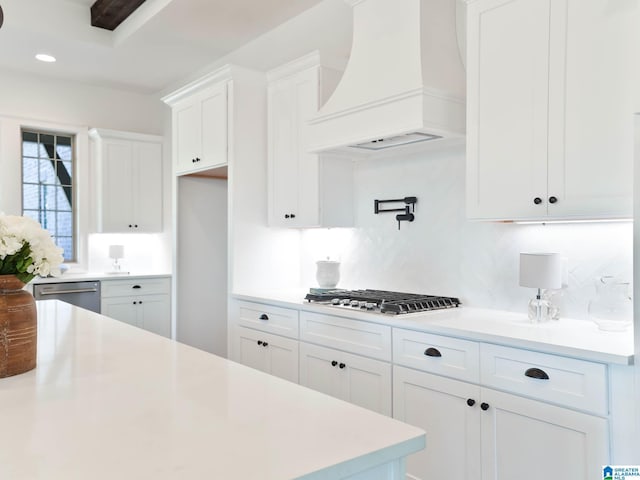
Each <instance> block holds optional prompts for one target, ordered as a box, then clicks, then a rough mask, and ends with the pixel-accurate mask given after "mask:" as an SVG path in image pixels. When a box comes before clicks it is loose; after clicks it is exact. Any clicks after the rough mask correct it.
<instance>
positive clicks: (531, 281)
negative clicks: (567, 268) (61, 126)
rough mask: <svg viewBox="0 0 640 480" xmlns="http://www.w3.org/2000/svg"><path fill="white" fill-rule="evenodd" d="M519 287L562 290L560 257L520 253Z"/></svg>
mask: <svg viewBox="0 0 640 480" xmlns="http://www.w3.org/2000/svg"><path fill="white" fill-rule="evenodd" d="M520 286H522V287H531V288H548V289H558V288H562V257H561V256H560V254H559V253H521V254H520Z"/></svg>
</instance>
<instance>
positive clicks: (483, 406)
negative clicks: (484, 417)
mask: <svg viewBox="0 0 640 480" xmlns="http://www.w3.org/2000/svg"><path fill="white" fill-rule="evenodd" d="M480 408H481V409H482V410H484V411H485V412H486V411H487V410H489V404H488V403H484V402H482V403H481V404H480Z"/></svg>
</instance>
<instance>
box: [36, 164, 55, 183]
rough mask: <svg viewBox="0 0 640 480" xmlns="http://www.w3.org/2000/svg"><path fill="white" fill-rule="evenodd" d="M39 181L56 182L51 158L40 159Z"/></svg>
mask: <svg viewBox="0 0 640 480" xmlns="http://www.w3.org/2000/svg"><path fill="white" fill-rule="evenodd" d="M40 183H46V184H48V185H55V184H56V183H58V182H57V178H56V172H55V169H54V166H53V165H52V164H51V160H48V159H47V160H40Z"/></svg>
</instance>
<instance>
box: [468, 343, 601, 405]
mask: <svg viewBox="0 0 640 480" xmlns="http://www.w3.org/2000/svg"><path fill="white" fill-rule="evenodd" d="M480 365H481V371H480V378H481V382H482V385H484V386H488V387H492V388H496V389H499V390H505V391H509V392H513V393H516V394H518V395H524V396H528V397H532V398H537V399H540V400H545V401H548V402H552V403H557V404H559V405H565V406H567V407H570V408H575V409H578V410H584V411H588V412H593V413H597V414H600V415H607V411H608V408H607V368H606V365H604V364H601V363H594V362H587V361H584V360H576V359H573V358H566V357H559V356H557V355H549V354H545V353H538V352H532V351H528V350H520V349H515V348H509V347H502V346H498V345H491V344H485V343H483V344H481V345H480ZM540 376H546V377H548V378H546V379H543V378H535V377H540Z"/></svg>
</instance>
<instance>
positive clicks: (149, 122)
mask: <svg viewBox="0 0 640 480" xmlns="http://www.w3.org/2000/svg"><path fill="white" fill-rule="evenodd" d="M0 117H3V118H2V119H0V171H2V172H3V174H2V175H0V211H3V212H5V213H7V214H16V215H19V214H20V213H21V187H20V185H21V170H20V168H21V167H20V165H21V158H20V155H21V154H20V151H21V139H20V127H21V126H23V125H26V126H31V127H39V128H50V129H55V130H59V131H70V132H73V133H76V135H77V138H78V140H79V141H78V145H79V150H78V158H77V173H78V178H77V180H78V183H77V185H76V186H77V190H78V193H79V201H78V205H79V206H80V212H79V213H80V220H79V221H80V225H79V231H80V234H81V235H80V237H81V238H80V244H81V245H80V246H81V248H80V252H79V255H80V256H81V258H80V260H81V264H80V265H79V266H78V267H77V269H79V270H89V271H95V272H101V271H103V270H105V268H108V261H107V259H106V256H107V248H108V247H107V245H108V244H110V243H116V242H117V243H121V244H124V245H125V250H126V252H125V254H126V255H127V258H126V259H125V268H129V269H131V270H133V271H144V272H169V271H170V270H171V256H170V243H171V238H170V232H171V202H170V198H171V196H170V191H171V190H170V161H171V155H170V143H169V139H168V136H169V135H168V132H169V130H168V128H167V125H168V118H169V110H168V108H166V107H165V106H164V104H162V102H160V101H159V100H158V98H156V97H155V96H151V95H141V94H138V93H133V92H127V91H122V90H115V89H109V88H102V87H94V86H90V85H85V84H81V83H73V82H67V81H61V80H56V79H51V78H44V77H38V76H34V75H26V74H19V73H14V72H7V71H3V72H2V73H1V74H0ZM92 127H97V128H107V129H114V130H125V131H132V132H139V133H149V134H157V135H165V132H166V133H167V134H166V135H165V145H164V171H165V175H164V186H163V187H164V189H165V192H166V195H165V202H164V205H163V208H164V225H165V227H164V229H165V231H164V232H163V233H162V234H160V235H153V236H148V235H147V236H144V237H147V239H146V240H144V239H142V240H141V239H140V238H141V236H137V235H133V236H128V235H120V236H118V238H114V237H112V236H111V237H109V236H103V235H98V234H96V235H91V236H88V232H90V231H92V229H93V225H92V216H93V210H92V209H93V208H94V206H93V205H94V201H95V198H93V196H92V189H91V187H90V185H91V182H92V177H93V172H92V171H91V161H90V158H89V155H90V154H89V148H88V145H87V142H88V139H87V135H86V133H87V131H88V129H89V128H92ZM136 237H137V238H136ZM151 237H153V238H151ZM148 241H151V243H152V244H157V245H158V248H157V249H156V250H155V252H154V253H150V250H148V249H145V247H144V244H145V243H148Z"/></svg>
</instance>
